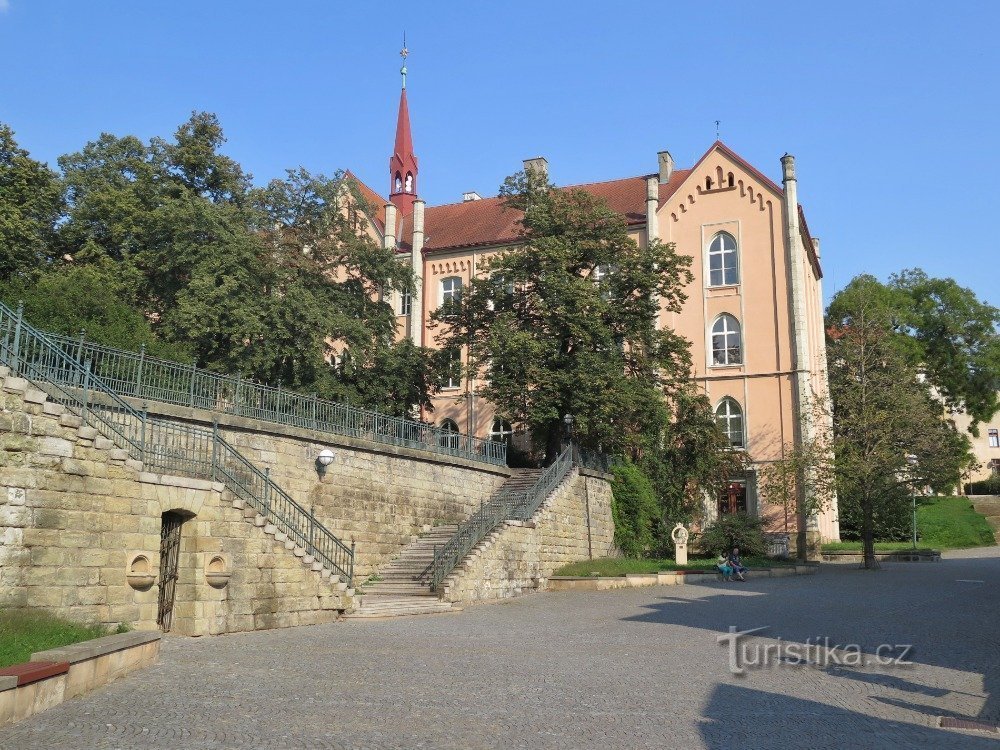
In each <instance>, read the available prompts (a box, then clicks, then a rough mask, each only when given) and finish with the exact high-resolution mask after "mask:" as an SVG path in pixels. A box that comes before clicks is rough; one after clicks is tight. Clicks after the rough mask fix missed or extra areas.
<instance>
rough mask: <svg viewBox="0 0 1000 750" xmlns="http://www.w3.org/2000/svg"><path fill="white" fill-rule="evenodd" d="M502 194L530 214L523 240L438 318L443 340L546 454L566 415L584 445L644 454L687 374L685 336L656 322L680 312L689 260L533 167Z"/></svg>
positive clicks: (523, 223) (513, 207) (555, 446)
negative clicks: (643, 241) (636, 233)
mask: <svg viewBox="0 0 1000 750" xmlns="http://www.w3.org/2000/svg"><path fill="white" fill-rule="evenodd" d="M501 193H502V195H503V196H504V197H505V199H506V200H505V205H506V210H509V211H518V212H521V211H523V215H522V218H521V219H520V227H521V229H520V235H521V236H520V243H519V244H518V246H516V247H514V248H512V249H509V250H506V251H504V252H500V253H497V254H496V255H494V256H492V257H491V258H490V260H489V262H488V267H487V269H486V270H487V271H488V274H485V275H483V276H482V277H481V278H476V279H473V281H472V283H471V286H470V288H468V289H467V290H465V292H464V294H463V297H462V299H461V301H460V302H459V303H457V304H449V305H446V306H444V307H443V308H442V309H441V310H439V311H437V312H436V313H435V314H434V319H435V321H437V322H439V323H441V324H443V329H442V331H441V332H440V333H439V336H438V340H439V341H440V342H442V343H443V344H444V345H445V346H446V347H451V348H459V347H468V352H469V356H468V362H469V367H470V369H471V371H472V372H473V373H474V374H475V375H476V377H477V378H478V377H481V378H483V380H482V382H483V383H484V385H483V386H482V388H481V393H482V395H484V396H485V397H486V398H488V399H489V400H490V401H492V402H493V403H494V404H497V405H498V406H499V411H500V416H502V417H503V418H505V419H507V420H509V421H511V422H514V423H519V424H522V425H524V426H526V427H527V428H528V430H529V431H530V433H531V435H532V438H533V441H534V443H535V445H536V446H538V447H539V448H541V449H543V450H544V451H545V453H546V455H547V457H548V458H549V459H550V460H551V458H553V457H554V456H555V455H556V453H557V452H558V450H559V446H560V441H561V438H562V430H563V427H562V417H563V415H564V414H567V413H569V414H572V415H574V417H575V420H576V421H575V425H574V435H575V439H576V440H577V441H578V442H579V443H580V444H581V445H582V446H583V447H585V448H590V449H603V450H604V451H606V452H609V453H628V454H631V455H633V456H638V455H639V454H640V453H641V450H642V447H643V441H644V437H643V432H644V430H645V428H646V426H647V425H650V424H654V425H659V424H663V423H664V422H665V421H666V416H667V410H666V406H665V403H664V398H663V396H664V393H667V394H669V393H671V392H673V391H674V390H676V389H677V388H678V387H679V386H680V384H681V383H684V382H686V380H687V377H688V373H689V371H690V365H691V362H690V355H689V351H688V346H689V345H688V342H687V341H685V340H684V339H683V338H682V337H681V336H679V335H677V334H676V333H675V332H674V331H672V330H670V329H666V328H658V327H657V326H656V321H657V318H658V314H659V305H660V304H661V303H662V304H663V306H664V307H665V308H666V309H667V310H675V311H676V310H679V309H680V307H681V304H682V303H683V301H684V299H685V295H684V293H683V291H682V287H683V285H684V284H685V283H687V282H688V281H689V280H690V278H691V275H690V272H689V271H688V265H689V264H690V259H689V258H687V257H686V256H681V255H678V254H677V253H676V252H675V249H674V246H673V245H669V244H662V243H660V242H656V241H654V242H652V243H650V244H649V246H648V247H640V246H639V245H638V244H637V243H636V242H635V241H634V240H633V239H632V238H631V237H629V235H628V231H627V226H626V223H625V219H624V218H623V217H622V216H621V215H620V214H618V213H616V212H615V211H613V210H611V209H610V208H609V207H608V206H607V204H606V203H605V202H604V201H602V200H600V199H598V198H595V197H594V196H592V195H590V194H588V193H586V192H584V191H581V190H556V189H554V188H553V187H552V186H551V185H550V184H548V182H547V181H545V180H544V179H543V178H542V177H541V176H540V175H539V174H537V173H535V172H529V173H528V174H524V173H519V174H517V175H514V176H513V177H511V178H508V180H507V181H506V183H505V184H504V187H503V188H502V190H501Z"/></svg>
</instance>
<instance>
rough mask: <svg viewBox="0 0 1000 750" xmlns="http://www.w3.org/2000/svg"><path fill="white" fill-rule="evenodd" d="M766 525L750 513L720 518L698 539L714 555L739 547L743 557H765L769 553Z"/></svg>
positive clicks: (704, 548)
mask: <svg viewBox="0 0 1000 750" xmlns="http://www.w3.org/2000/svg"><path fill="white" fill-rule="evenodd" d="M764 523H765V521H764V519H763V518H760V517H758V516H751V515H749V514H748V513H730V514H727V515H724V516H719V518H718V520H717V521H715V522H714V523H712V524H710V525H709V526H707V527H706V528H705V530H704V531H703V532H702V534H701V536H700V537H698V544H699V546H700V547H701V548H702V550H704V551H705V552H709V553H711V554H713V555H723V554H726V553H728V552H731V551H732V549H733V548H734V547H739V548H740V556H741V557H763V556H764V555H765V554H766V553H767V542H766V541H765V539H764Z"/></svg>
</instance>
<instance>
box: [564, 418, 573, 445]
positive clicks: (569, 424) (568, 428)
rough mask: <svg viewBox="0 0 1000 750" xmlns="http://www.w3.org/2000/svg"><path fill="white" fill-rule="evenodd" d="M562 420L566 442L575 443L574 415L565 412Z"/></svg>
mask: <svg viewBox="0 0 1000 750" xmlns="http://www.w3.org/2000/svg"><path fill="white" fill-rule="evenodd" d="M562 421H563V430H564V434H565V439H566V442H568V443H569V444H570V445H573V421H574V420H573V415H572V414H570V413H569V412H566V413H565V414H563V418H562Z"/></svg>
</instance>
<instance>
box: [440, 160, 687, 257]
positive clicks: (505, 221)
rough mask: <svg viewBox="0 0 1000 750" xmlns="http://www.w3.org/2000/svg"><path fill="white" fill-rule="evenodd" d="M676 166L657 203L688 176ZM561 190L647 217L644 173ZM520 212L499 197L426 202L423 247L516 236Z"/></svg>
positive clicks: (634, 218) (630, 217) (630, 218)
mask: <svg viewBox="0 0 1000 750" xmlns="http://www.w3.org/2000/svg"><path fill="white" fill-rule="evenodd" d="M689 173H690V170H687V169H679V170H676V171H675V172H674V174H673V175H672V176H671V178H670V180H669V181H668V182H667V183H666V184H663V185H660V195H659V201H660V204H661V205H662V203H663V202H664V201H665V200H667V199H668V198H669V197H670V196H671V195H672V194H673V193H674V191H675V190H677V188H678V187H679V186H680V184H681V183H682V182H683V181H684V179H685V178H686V177H687V176H688V174H689ZM559 189H560V190H583V191H585V192H588V193H590V194H591V195H593V196H595V197H597V198H603V199H604V200H605V201H607V203H608V206H609V207H610V208H612V209H613V210H615V211H617V212H618V213H620V214H621V215H622V216H624V217H625V220H626V221H627V222H628V223H629V224H642V223H644V222H645V221H646V175H640V176H638V177H626V178H624V179H621V180H609V181H607V182H591V183H587V184H583V185H568V186H566V187H561V188H559ZM521 216H522V214H521V212H520V211H516V210H513V209H509V208H507V207H505V206H504V202H503V199H502V198H484V199H482V200H476V201H465V202H464V203H449V204H446V205H443V206H428V207H427V208H426V209H425V213H424V234H425V237H424V248H425V249H426V250H427V251H435V250H445V249H449V248H456V247H474V246H481V245H502V244H507V243H510V242H513V241H515V240H517V239H518V237H519V230H520V225H519V224H518V221H519V220H520V219H521Z"/></svg>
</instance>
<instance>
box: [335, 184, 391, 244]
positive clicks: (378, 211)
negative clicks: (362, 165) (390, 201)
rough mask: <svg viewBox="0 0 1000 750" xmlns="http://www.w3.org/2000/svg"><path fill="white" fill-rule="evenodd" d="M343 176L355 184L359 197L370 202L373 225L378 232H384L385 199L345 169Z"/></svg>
mask: <svg viewBox="0 0 1000 750" xmlns="http://www.w3.org/2000/svg"><path fill="white" fill-rule="evenodd" d="M344 177H346V178H347V179H349V180H351V181H352V182H353V183H354V184H355V185H357V188H358V192H359V193H361V197H362V198H364V199H365V201H366V202H367V203H369V204H370V208H371V210H372V217H371V218H372V221H374V222H375V227H376V228H377V229H378V231H379V232H385V204H386V200H385V198H383V197H382V196H381V195H379V194H378V193H376V192H375V191H374V190H372V189H371V188H370V187H368V186H367V185H366V184H365V183H363V182H362V181H361V180H359V179H358V178H357V176H356V175H355V174H354V173H353V172H351V170H349V169H348V170H347V171H346V172H345V173H344Z"/></svg>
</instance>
